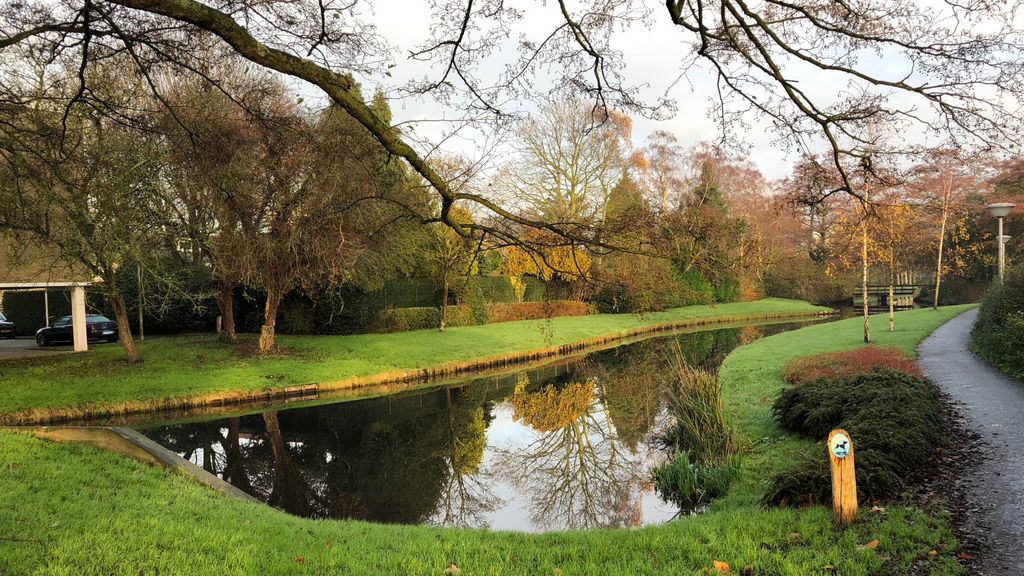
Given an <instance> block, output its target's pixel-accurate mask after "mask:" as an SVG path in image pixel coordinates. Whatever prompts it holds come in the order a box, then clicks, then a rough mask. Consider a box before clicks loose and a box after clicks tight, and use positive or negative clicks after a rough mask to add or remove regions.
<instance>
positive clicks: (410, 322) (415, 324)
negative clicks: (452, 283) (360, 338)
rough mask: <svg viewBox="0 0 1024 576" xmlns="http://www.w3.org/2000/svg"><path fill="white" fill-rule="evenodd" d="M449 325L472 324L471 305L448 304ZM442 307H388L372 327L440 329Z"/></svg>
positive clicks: (380, 330) (384, 328) (395, 330)
mask: <svg viewBox="0 0 1024 576" xmlns="http://www.w3.org/2000/svg"><path fill="white" fill-rule="evenodd" d="M447 320H448V326H472V325H473V324H474V322H473V313H472V310H470V308H469V306H448V318H447ZM440 326H441V309H440V308H432V307H429V306H419V307H415V308H386V309H384V310H382V311H381V312H380V314H378V315H377V320H376V321H375V322H374V323H373V326H372V327H371V329H372V331H374V332H406V331H409V330H428V329H434V330H436V329H438V328H440Z"/></svg>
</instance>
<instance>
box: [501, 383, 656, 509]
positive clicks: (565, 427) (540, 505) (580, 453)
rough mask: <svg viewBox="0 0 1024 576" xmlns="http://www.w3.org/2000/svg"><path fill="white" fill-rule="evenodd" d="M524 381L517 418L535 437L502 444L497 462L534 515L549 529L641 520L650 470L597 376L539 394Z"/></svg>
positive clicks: (514, 403) (517, 399)
mask: <svg viewBox="0 0 1024 576" xmlns="http://www.w3.org/2000/svg"><path fill="white" fill-rule="evenodd" d="M524 388H525V386H517V388H516V392H515V394H513V396H512V398H511V399H510V404H511V405H512V407H513V415H514V416H513V417H514V418H515V419H516V420H517V421H521V422H522V423H524V424H526V425H528V426H530V428H532V429H533V430H534V431H535V432H536V438H535V439H534V440H533V441H532V442H530V443H528V444H524V445H520V446H516V447H512V448H507V449H503V450H501V451H500V452H499V453H498V455H497V468H498V470H499V471H500V474H501V475H502V476H503V477H504V478H506V479H507V480H508V481H509V482H511V483H512V484H514V485H515V486H517V487H518V488H519V489H520V490H521V491H522V492H523V493H525V494H527V496H528V498H529V501H530V520H531V522H532V523H533V524H535V525H536V526H539V527H543V528H545V529H560V528H568V529H575V528H592V527H605V528H612V527H622V526H637V525H639V524H641V523H642V521H643V517H642V513H641V510H640V494H639V493H640V487H641V485H642V484H644V478H645V476H646V475H647V474H648V472H647V469H646V468H645V467H644V466H638V464H639V462H637V458H636V455H635V454H632V453H630V451H629V450H628V449H625V447H624V446H623V445H622V443H621V442H619V441H618V439H617V438H616V436H615V434H614V429H613V427H612V424H611V420H610V419H609V418H608V414H607V412H606V411H605V409H604V407H603V405H602V404H601V403H600V402H598V401H597V394H596V388H595V382H594V380H592V379H591V380H577V381H572V382H569V383H567V384H564V385H562V386H555V385H553V384H549V385H547V386H545V387H544V388H542V389H541V390H539V391H537V392H526V391H525V389H524Z"/></svg>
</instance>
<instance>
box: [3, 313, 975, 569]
mask: <svg viewBox="0 0 1024 576" xmlns="http://www.w3.org/2000/svg"><path fill="white" fill-rule="evenodd" d="M961 311H963V308H962V307H961V308H946V309H941V310H939V311H938V312H933V311H931V310H920V311H913V312H906V313H900V314H899V316H898V319H897V329H898V332H896V333H895V334H888V333H879V334H876V341H878V343H880V344H887V345H895V346H899V347H901V348H904V349H906V350H909V351H913V349H914V347H915V346H916V344H917V343H918V342H919V341H920V340H921V339H922V338H923V337H924V336H926V335H927V334H928V333H929V332H931V331H932V330H933V329H934V328H936V327H937V326H939V325H940V324H942V323H943V322H944V321H945V320H947V319H948V318H950V317H952V316H953V315H955V314H957V313H959V312H961ZM859 323H860V320H859V319H852V320H846V321H841V322H836V323H830V324H823V325H816V326H811V327H808V328H804V329H801V330H797V331H793V332H787V333H783V334H780V335H777V336H772V337H769V338H765V339H763V340H759V341H757V342H755V343H753V344H751V345H749V346H744V347H741V348H739V349H737V351H736V352H734V353H733V354H732V355H731V356H729V358H728V359H727V360H726V363H725V365H724V366H723V368H722V377H723V379H724V387H725V400H726V403H727V407H728V409H729V410H730V412H732V414H733V415H734V417H735V418H736V421H737V422H738V424H739V426H740V428H741V431H742V432H743V434H744V435H746V436H747V437H748V438H750V439H752V440H754V441H755V444H754V448H753V452H752V453H751V454H749V455H748V456H746V461H745V463H744V476H743V478H742V479H741V481H740V484H739V485H737V486H736V487H734V489H733V490H732V492H731V493H730V495H729V496H728V497H727V498H725V499H723V500H720V501H718V502H716V503H715V504H714V506H713V507H712V510H711V511H710V512H708V513H706V514H703V515H700V516H697V517H686V518H682V519H680V520H677V521H674V522H670V523H668V524H665V525H662V526H656V527H650V528H645V529H640V530H615V531H590V532H571V533H563V534H546V535H526V534H514V533H500V532H488V531H480V530H456V529H437V528H428V527H415V526H382V525H372V524H366V523H360V522H350V521H309V520H303V519H300V518H296V517H291V516H288V515H286V514H284V513H281V512H278V511H276V510H273V509H271V508H268V507H266V506H262V505H258V504H253V503H247V502H242V501H237V500H233V499H230V498H228V497H225V496H223V495H221V494H218V493H215V492H213V491H211V490H208V489H205V488H203V487H201V486H199V485H198V484H197V483H195V482H193V481H191V480H189V479H187V478H184V477H181V476H178V475H176V474H173V473H171V472H168V471H166V470H163V469H153V468H148V467H146V466H144V465H142V464H139V463H136V462H134V461H131V460H127V459H125V458H122V457H119V456H114V455H111V454H107V453H102V452H98V451H96V450H94V449H92V448H89V447H85V446H77V445H61V444H52V443H48V442H44V441H41V440H36V439H33V438H29V437H27V436H22V435H19V434H14V433H10V432H0V456H2V462H3V464H2V465H0V574H10V575H20V574H76V575H79V574H80V575H90V574H97V575H98V574H126V575H127V574H133V575H134V574H140V573H145V574H154V573H168V574H218V575H230V574H254V573H260V574H436V575H441V574H444V573H445V570H446V569H447V568H448V566H449V564H450V563H451V562H455V563H456V564H457V565H458V567H459V568H460V570H461V573H462V574H466V575H467V576H469V575H477V574H531V575H533V574H566V575H570V574H708V573H712V568H713V562H714V561H715V560H718V561H723V562H726V563H728V564H729V565H730V566H731V567H732V571H731V573H741V574H742V573H744V572H743V570H744V568H745V567H747V566H750V567H751V571H750V572H749V573H750V574H762V575H780V576H782V575H787V576H788V575H792V576H808V575H819V574H841V575H843V576H868V575H874V574H910V573H913V574H932V575H949V574H957V573H959V572H958V567H957V566H956V563H955V560H954V554H955V548H954V547H953V542H954V538H953V535H952V533H951V532H950V530H949V526H948V523H947V522H946V520H945V519H944V518H943V517H941V515H940V516H933V515H926V514H924V513H922V512H920V511H918V510H916V509H913V508H908V507H900V506H890V507H889V508H888V510H887V511H886V512H885V513H884V514H871V513H868V512H867V511H866V510H864V511H863V512H864V513H863V514H862V519H861V521H859V522H858V523H857V524H856V525H855V526H854V527H852V528H850V529H840V528H837V527H836V526H835V525H834V524H833V522H832V520H831V514H830V511H829V510H827V509H825V508H821V507H815V508H807V509H801V510H793V509H771V510H762V509H761V508H760V507H758V506H757V503H756V499H757V498H758V497H759V496H760V493H761V492H760V491H759V489H760V488H761V487H762V483H763V481H764V480H765V479H767V478H768V477H770V475H771V474H772V473H773V472H774V471H775V470H777V469H778V468H779V466H780V465H782V464H785V463H786V462H787V460H788V458H787V455H792V454H794V453H796V452H803V451H807V450H815V449H817V448H818V447H816V446H815V444H814V443H813V442H809V441H806V440H796V439H791V438H787V437H785V436H783V435H782V433H781V432H780V430H779V429H778V427H777V426H776V425H775V424H774V423H773V422H772V420H771V418H770V416H769V408H770V402H771V400H772V399H774V397H775V395H776V394H777V392H778V391H779V390H780V389H781V387H782V386H783V385H784V384H783V381H782V380H781V378H780V377H779V373H780V371H781V368H782V366H783V365H784V364H785V363H786V362H787V361H788V360H789V359H791V358H794V357H797V356H803V355H809V354H814V353H819V352H825V351H830V350H841V349H849V348H854V347H856V346H859V345H860V343H859ZM876 324H877V325H880V326H881V325H882V324H883V322H882V321H881V320H878V321H876ZM876 539H877V540H879V545H878V547H877V548H875V549H872V548H870V547H865V546H863V545H864V544H865V543H867V542H869V541H871V540H876ZM933 551H934V553H932V552H933ZM912 567H913V568H912Z"/></svg>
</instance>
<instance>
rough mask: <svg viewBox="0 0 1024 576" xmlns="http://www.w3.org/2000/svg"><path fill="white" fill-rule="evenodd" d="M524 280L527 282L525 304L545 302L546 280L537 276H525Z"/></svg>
mask: <svg viewBox="0 0 1024 576" xmlns="http://www.w3.org/2000/svg"><path fill="white" fill-rule="evenodd" d="M523 280H524V281H525V282H526V292H525V293H524V294H523V301H524V302H540V301H541V300H544V293H545V291H546V290H545V289H546V287H547V284H546V283H545V282H544V280H542V279H540V278H537V277H536V276H524V277H523Z"/></svg>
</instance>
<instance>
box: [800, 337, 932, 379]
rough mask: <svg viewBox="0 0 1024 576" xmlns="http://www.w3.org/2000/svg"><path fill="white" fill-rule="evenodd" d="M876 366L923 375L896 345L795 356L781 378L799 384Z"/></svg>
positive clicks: (850, 374) (840, 376) (875, 367)
mask: <svg viewBox="0 0 1024 576" xmlns="http://www.w3.org/2000/svg"><path fill="white" fill-rule="evenodd" d="M877 368H891V369H893V370H899V371H900V372H906V373H907V374H913V375H914V376H918V377H923V376H924V375H923V374H922V373H921V369H920V368H919V367H918V365H917V362H916V361H915V360H914V359H913V358H911V357H910V356H908V355H907V354H906V353H905V352H903V351H902V350H900V349H899V348H880V347H878V346H864V347H862V348H857V349H856V350H847V351H844V352H830V353H828V354H818V355H815V356H804V357H802V358H796V359H794V360H792V361H790V362H789V363H788V364H786V367H785V368H783V370H782V377H783V378H784V379H785V380H786V381H787V382H789V383H790V384H801V383H803V382H807V381H809V380H817V379H819V378H844V377H847V376H854V375H856V374H866V373H868V372H872V371H874V370H875V369H877Z"/></svg>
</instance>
